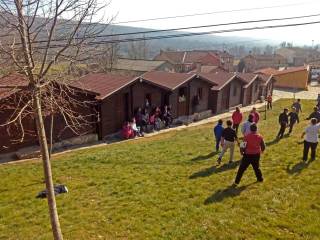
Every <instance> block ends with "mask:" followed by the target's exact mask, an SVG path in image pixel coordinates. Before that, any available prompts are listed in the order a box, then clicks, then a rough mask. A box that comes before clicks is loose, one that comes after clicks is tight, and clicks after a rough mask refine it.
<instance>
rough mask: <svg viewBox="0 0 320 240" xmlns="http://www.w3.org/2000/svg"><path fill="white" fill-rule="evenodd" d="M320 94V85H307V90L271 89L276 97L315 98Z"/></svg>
mask: <svg viewBox="0 0 320 240" xmlns="http://www.w3.org/2000/svg"><path fill="white" fill-rule="evenodd" d="M318 94H320V86H312V87H311V86H309V89H308V91H296V92H295V91H292V90H279V89H275V90H273V95H274V96H275V97H277V98H296V99H297V98H300V99H314V100H316V99H317V97H318Z"/></svg>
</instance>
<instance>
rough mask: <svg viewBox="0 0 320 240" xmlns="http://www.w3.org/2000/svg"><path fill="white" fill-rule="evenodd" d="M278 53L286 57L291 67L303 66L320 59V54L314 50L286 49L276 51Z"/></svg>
mask: <svg viewBox="0 0 320 240" xmlns="http://www.w3.org/2000/svg"><path fill="white" fill-rule="evenodd" d="M276 53H277V54H279V55H281V56H283V57H285V58H286V59H287V61H288V64H289V66H295V67H297V66H302V65H304V64H308V63H311V62H313V61H316V60H319V59H320V52H319V51H318V50H316V49H312V48H300V47H285V48H280V49H277V50H276Z"/></svg>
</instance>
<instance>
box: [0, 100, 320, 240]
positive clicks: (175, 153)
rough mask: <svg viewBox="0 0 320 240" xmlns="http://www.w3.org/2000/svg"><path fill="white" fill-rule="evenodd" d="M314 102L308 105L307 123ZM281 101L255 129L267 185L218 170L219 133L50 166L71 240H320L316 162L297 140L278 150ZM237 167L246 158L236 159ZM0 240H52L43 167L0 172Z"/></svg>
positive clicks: (86, 153)
mask: <svg viewBox="0 0 320 240" xmlns="http://www.w3.org/2000/svg"><path fill="white" fill-rule="evenodd" d="M313 103H314V102H310V101H309V102H307V101H304V102H303V110H304V113H303V114H302V117H301V118H303V119H304V118H305V117H306V116H307V113H309V112H311V109H312V107H313V105H312V104H313ZM290 104H291V100H290V101H289V100H282V101H279V102H278V103H277V104H275V107H274V109H273V110H272V112H268V120H267V121H264V120H262V121H261V123H260V124H259V128H260V132H261V133H262V134H263V135H264V136H265V140H266V142H267V145H268V146H267V149H266V152H265V154H264V155H263V157H262V162H261V165H262V166H261V169H262V172H263V174H264V178H265V182H264V183H255V181H256V179H255V176H254V174H253V171H252V169H251V167H250V168H249V169H248V171H247V172H246V173H245V175H244V176H243V178H242V182H241V183H240V185H239V187H237V188H236V189H231V188H229V186H230V185H231V184H232V182H233V180H234V177H235V174H236V171H237V164H233V165H231V166H228V165H224V163H227V161H228V154H227V155H226V156H225V157H224V162H223V164H222V165H221V166H220V167H216V166H215V165H216V159H217V156H216V155H214V153H212V152H213V149H214V143H213V139H212V126H213V124H210V125H209V124H208V125H202V126H198V127H194V128H188V129H184V130H181V131H172V132H169V133H164V134H160V135H157V136H154V137H152V138H145V139H140V140H138V141H131V142H123V143H120V144H114V145H109V146H106V147H101V148H94V149H87V150H80V151H77V152H73V153H68V154H64V155H60V156H57V157H55V158H54V160H53V162H52V165H53V171H54V172H53V173H54V180H55V183H61V184H66V185H67V186H68V188H69V191H70V192H69V193H68V194H62V195H59V196H57V205H58V210H59V214H60V220H61V226H62V230H63V233H64V237H65V239H76V240H79V239H142V240H143V239H183V240H186V239H320V222H319V218H320V201H319V199H320V175H319V170H320V155H319V153H318V155H317V157H318V159H317V160H316V161H314V162H312V163H310V164H307V165H303V164H301V157H302V147H303V145H302V144H301V139H300V135H301V131H302V129H303V128H304V127H305V126H306V125H307V121H304V120H303V121H301V123H300V124H298V125H297V126H296V128H295V129H294V132H293V134H292V136H290V137H288V138H285V139H283V140H281V141H280V142H279V143H275V142H274V141H273V140H274V138H275V136H276V134H277V131H278V123H277V117H278V114H279V112H280V111H281V109H282V108H283V107H284V106H290ZM236 159H237V160H239V159H240V154H239V151H238V150H237V151H236ZM0 177H1V184H0V239H52V235H51V232H50V224H49V217H48V210H47V202H46V200H45V199H41V200H40V199H36V198H35V196H36V194H37V193H38V192H39V191H40V190H42V189H43V188H44V183H43V173H42V165H41V162H40V161H34V162H26V163H17V164H11V165H2V166H0Z"/></svg>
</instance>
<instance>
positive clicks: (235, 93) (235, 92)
mask: <svg viewBox="0 0 320 240" xmlns="http://www.w3.org/2000/svg"><path fill="white" fill-rule="evenodd" d="M237 92H238V91H237V87H236V86H234V87H233V96H234V97H235V96H237Z"/></svg>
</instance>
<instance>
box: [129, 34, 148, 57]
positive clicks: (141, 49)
mask: <svg viewBox="0 0 320 240" xmlns="http://www.w3.org/2000/svg"><path fill="white" fill-rule="evenodd" d="M144 37H145V36H144V35H143V38H144ZM128 55H129V58H131V59H147V57H148V44H147V41H146V40H143V41H139V42H130V43H129V44H128Z"/></svg>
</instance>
